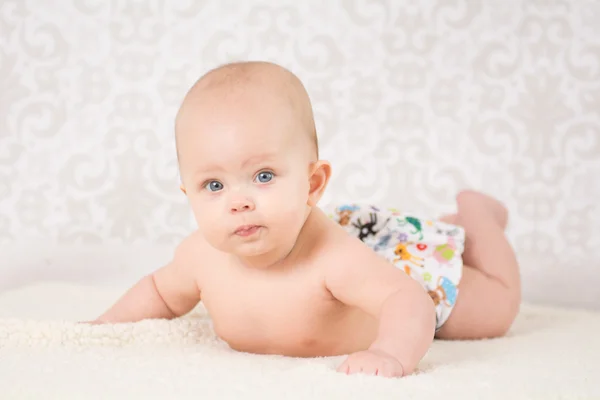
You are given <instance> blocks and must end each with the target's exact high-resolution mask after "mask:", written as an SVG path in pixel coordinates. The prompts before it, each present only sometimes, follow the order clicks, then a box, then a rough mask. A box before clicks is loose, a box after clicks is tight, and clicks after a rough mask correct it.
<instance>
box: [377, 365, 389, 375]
mask: <svg viewBox="0 0 600 400" xmlns="http://www.w3.org/2000/svg"><path fill="white" fill-rule="evenodd" d="M378 376H383V377H385V378H389V377H391V376H392V369H391V368H390V366H389V365H387V364H383V365H381V366H380V367H379V372H378Z"/></svg>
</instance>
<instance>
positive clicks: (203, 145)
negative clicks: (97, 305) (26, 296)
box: [92, 62, 520, 377]
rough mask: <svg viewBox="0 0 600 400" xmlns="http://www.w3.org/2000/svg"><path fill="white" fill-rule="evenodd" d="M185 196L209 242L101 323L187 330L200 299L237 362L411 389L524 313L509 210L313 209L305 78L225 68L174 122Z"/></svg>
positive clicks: (478, 204)
mask: <svg viewBox="0 0 600 400" xmlns="http://www.w3.org/2000/svg"><path fill="white" fill-rule="evenodd" d="M175 132H176V144H177V149H178V151H177V155H178V161H179V167H180V171H181V182H182V185H181V190H182V191H183V193H184V194H185V195H186V196H187V198H188V200H189V203H190V205H191V208H192V211H193V214H194V217H195V220H196V223H197V225H198V229H197V230H196V231H194V232H193V233H192V234H191V235H189V236H188V237H187V238H185V239H184V240H183V241H182V242H181V243H180V244H179V245H178V246H177V248H176V249H175V251H174V255H173V258H172V260H171V261H170V262H169V263H168V264H167V265H165V266H162V267H161V268H159V269H158V270H156V271H155V272H154V273H152V274H150V275H149V276H146V277H144V278H143V279H141V280H140V281H139V282H138V283H137V284H135V285H134V286H133V287H132V288H131V289H129V290H128V291H127V292H126V293H125V294H124V295H123V296H122V297H121V298H120V299H119V300H118V301H117V302H116V304H114V305H113V306H112V307H111V308H110V309H109V310H107V311H106V312H105V313H104V314H103V315H101V316H100V317H99V318H98V319H97V320H95V321H93V322H92V323H121V322H135V321H140V320H143V319H148V318H176V317H179V316H182V315H184V314H186V313H188V312H189V311H191V310H192V309H193V308H194V307H195V306H196V305H197V304H198V303H199V302H200V301H202V302H203V305H204V306H205V308H206V310H207V312H208V313H209V315H210V317H211V319H212V321H213V326H214V329H215V332H216V334H217V335H218V336H219V337H220V338H221V339H222V340H224V341H225V342H226V343H227V344H228V345H229V346H230V347H231V348H232V349H235V350H237V351H243V352H253V353H262V354H280V355H287V356H294V357H316V356H335V355H348V357H346V358H345V360H344V362H343V363H342V364H341V365H340V366H339V367H338V371H340V372H344V373H346V374H353V373H365V374H374V375H380V376H386V377H391V376H404V375H407V374H411V373H413V372H414V371H415V369H416V367H417V365H418V363H419V361H420V360H421V358H422V357H423V356H424V355H425V353H426V352H427V350H428V348H429V346H430V344H431V342H432V340H433V339H434V337H437V338H443V339H477V338H490V337H497V336H501V335H503V334H505V333H506V332H507V330H508V329H509V328H510V326H511V324H512V322H513V320H514V318H515V316H516V314H517V312H518V309H519V303H520V278H519V272H518V265H517V261H516V258H515V254H514V252H513V250H512V249H511V246H510V245H509V243H508V241H507V239H506V237H505V234H504V229H505V226H506V223H507V212H506V209H505V208H504V207H503V206H502V205H501V204H500V203H499V202H497V201H496V200H494V199H492V198H490V197H488V196H486V195H483V194H480V193H477V192H473V191H464V192H461V193H460V194H458V196H457V208H458V212H457V213H456V214H453V215H447V216H444V217H442V218H440V219H438V220H428V219H426V218H422V217H418V216H414V215H411V214H406V213H404V212H398V211H396V210H382V209H379V208H377V207H372V206H364V205H355V204H346V205H340V206H339V207H336V208H335V209H334V210H332V212H331V213H327V212H325V211H324V210H321V209H320V208H318V207H317V203H318V201H319V199H320V198H321V196H322V195H323V192H324V191H325V189H326V187H327V183H328V181H329V178H330V176H331V166H330V164H329V163H328V162H327V161H323V160H319V158H318V146H317V137H316V132H315V124H314V120H313V112H312V107H311V103H310V100H309V97H308V95H307V92H306V90H305V88H304V86H303V85H302V83H301V82H300V81H299V79H298V78H297V77H296V76H295V75H294V74H292V73H291V72H290V71H288V70H286V69H285V68H283V67H281V66H278V65H275V64H271V63H266V62H241V63H234V64H227V65H224V66H221V67H219V68H216V69H214V70H212V71H210V72H208V73H207V74H205V75H204V76H203V77H202V78H201V79H199V80H198V82H196V84H195V85H194V86H193V87H192V88H191V89H190V91H189V92H188V93H187V95H186V97H185V99H184V101H183V104H182V106H181V108H180V110H179V112H178V115H177V117H176V124H175Z"/></svg>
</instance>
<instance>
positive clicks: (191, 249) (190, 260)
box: [173, 230, 217, 285]
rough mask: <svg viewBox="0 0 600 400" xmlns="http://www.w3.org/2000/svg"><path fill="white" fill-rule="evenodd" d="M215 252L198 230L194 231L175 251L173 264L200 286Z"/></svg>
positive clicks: (213, 259)
mask: <svg viewBox="0 0 600 400" xmlns="http://www.w3.org/2000/svg"><path fill="white" fill-rule="evenodd" d="M216 256H217V255H216V251H215V249H213V248H212V246H210V245H209V244H208V242H207V241H206V239H205V238H204V236H203V235H202V233H201V232H200V231H198V230H195V231H194V232H192V233H191V234H189V235H188V236H187V237H185V238H184V239H183V240H182V241H181V243H179V245H178V246H177V248H176V249H175V254H174V256H173V264H174V266H175V267H176V268H178V269H180V270H181V271H182V272H184V273H185V274H186V275H188V276H190V277H193V278H194V279H195V280H196V281H197V283H198V284H199V285H200V283H201V276H202V273H203V270H205V269H206V266H207V265H209V264H211V263H212V262H214V261H215V257H216Z"/></svg>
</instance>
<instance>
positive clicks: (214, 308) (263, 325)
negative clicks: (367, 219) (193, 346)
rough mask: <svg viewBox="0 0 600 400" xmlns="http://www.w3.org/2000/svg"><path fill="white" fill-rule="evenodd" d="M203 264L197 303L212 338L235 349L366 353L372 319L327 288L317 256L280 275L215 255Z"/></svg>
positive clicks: (373, 327) (311, 353)
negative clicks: (209, 323)
mask: <svg viewBox="0 0 600 400" xmlns="http://www.w3.org/2000/svg"><path fill="white" fill-rule="evenodd" d="M206 259H210V260H211V265H204V266H205V268H202V270H203V272H204V273H202V276H201V277H199V278H200V279H201V291H202V302H203V304H204V306H205V308H206V310H207V311H208V313H209V315H210V317H211V319H212V321H213V326H214V329H215V332H216V333H217V335H218V336H219V337H220V338H221V339H223V340H224V341H225V342H227V343H228V345H229V346H230V347H231V348H233V349H235V350H238V351H245V352H251V353H263V354H285V355H288V356H298V357H305V356H306V357H310V356H327V355H339V354H347V353H350V352H353V351H357V350H359V349H363V348H366V347H368V346H369V344H370V343H371V342H372V341H373V340H374V339H375V335H376V331H377V323H376V320H375V319H374V318H373V317H371V316H370V315H368V314H366V313H364V312H363V311H361V310H359V309H357V308H353V307H348V306H346V305H344V304H342V303H341V302H339V301H338V300H336V299H335V298H333V297H332V295H331V294H330V293H329V291H328V290H327V289H326V287H325V284H324V274H323V268H322V261H323V260H322V259H320V258H319V257H314V258H312V259H310V260H307V261H306V262H304V263H298V264H296V265H293V266H291V267H289V268H287V269H286V270H282V271H269V270H258V269H252V268H247V267H242V266H240V265H233V264H232V263H231V261H229V260H228V259H226V257H224V256H222V255H219V254H214V255H211V256H210V257H206ZM206 259H204V260H197V261H196V262H198V263H201V262H206ZM208 270H210V273H206V271H208Z"/></svg>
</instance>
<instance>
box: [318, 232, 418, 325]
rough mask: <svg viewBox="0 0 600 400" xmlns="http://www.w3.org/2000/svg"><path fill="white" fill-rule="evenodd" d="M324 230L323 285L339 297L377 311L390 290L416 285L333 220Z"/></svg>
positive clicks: (370, 311) (371, 312) (415, 286)
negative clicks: (325, 230)
mask: <svg viewBox="0 0 600 400" xmlns="http://www.w3.org/2000/svg"><path fill="white" fill-rule="evenodd" d="M327 230H328V234H327V235H326V237H327V239H326V243H325V244H324V247H325V248H324V254H326V255H325V256H324V258H323V261H324V276H325V285H326V287H327V289H328V290H329V291H330V292H331V293H332V294H333V296H334V297H336V298H337V299H338V300H340V301H342V302H344V303H346V304H348V305H353V306H358V307H360V308H362V309H364V310H365V311H367V312H369V313H370V314H373V315H377V313H378V312H379V310H380V308H381V305H382V303H383V301H384V299H386V298H387V297H388V296H389V295H390V294H392V293H394V292H396V291H398V290H413V289H415V288H418V284H417V283H416V282H415V281H414V280H413V279H411V278H410V277H408V276H407V275H406V274H405V273H404V272H403V271H402V270H400V269H399V268H397V267H396V266H395V265H393V264H392V263H391V262H390V261H389V260H387V259H385V258H384V257H382V256H381V255H379V254H377V253H376V252H375V251H374V250H373V249H371V248H370V247H369V246H367V245H366V244H365V243H363V242H362V241H361V240H360V239H358V238H357V237H356V236H352V235H351V234H349V233H348V232H346V231H345V230H344V229H343V228H342V227H340V226H339V225H338V224H336V223H335V222H334V221H331V225H330V226H328V228H327ZM419 290H420V288H419Z"/></svg>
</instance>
